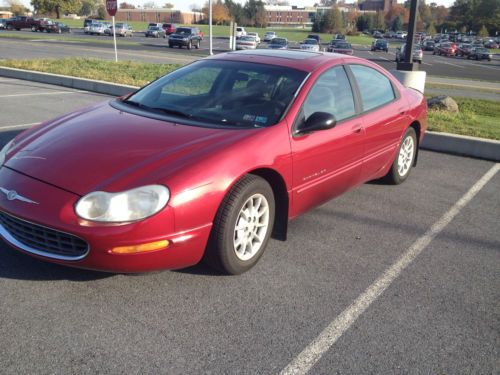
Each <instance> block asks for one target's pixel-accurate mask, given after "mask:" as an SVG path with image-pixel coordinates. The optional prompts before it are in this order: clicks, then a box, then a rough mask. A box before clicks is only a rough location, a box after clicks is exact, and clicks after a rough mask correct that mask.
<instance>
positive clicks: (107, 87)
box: [0, 67, 500, 162]
mask: <svg viewBox="0 0 500 375" xmlns="http://www.w3.org/2000/svg"><path fill="white" fill-rule="evenodd" d="M0 76H3V77H9V78H16V79H23V80H28V81H34V82H40V83H47V84H51V85H58V86H63V87H70V88H73V89H78V90H85V91H92V92H96V93H100V94H107V95H113V96H122V95H126V94H128V93H130V92H132V91H135V90H137V88H138V87H135V86H127V85H118V84H116V83H110V82H103V81H94V80H91V79H83V78H75V77H69V76H63V75H58V74H49V73H40V72H34V71H31V70H22V69H14V68H4V67H0ZM421 147H422V148H423V149H426V150H431V151H438V152H444V153H448V154H454V155H462V156H469V157H473V158H480V159H486V160H493V161H497V162H500V141H494V140H489V139H483V138H474V137H466V136H462V135H455V134H449V133H436V132H426V134H425V137H424V140H423V142H422V144H421Z"/></svg>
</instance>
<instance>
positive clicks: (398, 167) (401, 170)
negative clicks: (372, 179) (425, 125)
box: [385, 127, 417, 185]
mask: <svg viewBox="0 0 500 375" xmlns="http://www.w3.org/2000/svg"><path fill="white" fill-rule="evenodd" d="M416 154H417V134H416V133H415V129H413V128H412V127H410V128H408V129H407V130H406V132H405V135H404V136H403V139H402V140H401V145H400V146H399V150H398V153H397V155H396V158H395V159H394V162H393V163H392V166H391V169H390V170H389V173H387V175H386V176H385V180H386V181H387V182H389V183H391V184H393V185H399V184H401V183H403V182H404V181H405V180H406V179H407V178H408V176H409V175H410V171H411V167H412V166H413V164H414V163H415V156H416Z"/></svg>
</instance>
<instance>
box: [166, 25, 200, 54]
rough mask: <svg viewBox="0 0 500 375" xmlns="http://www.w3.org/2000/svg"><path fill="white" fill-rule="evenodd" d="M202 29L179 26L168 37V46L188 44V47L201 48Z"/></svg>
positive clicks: (180, 46)
mask: <svg viewBox="0 0 500 375" xmlns="http://www.w3.org/2000/svg"><path fill="white" fill-rule="evenodd" d="M202 39H203V38H202V36H201V33H200V30H199V29H198V28H196V27H178V28H177V30H175V33H173V34H171V35H170V36H169V37H168V46H169V47H170V48H173V47H174V46H179V48H182V46H186V47H187V49H191V48H192V47H193V46H194V47H195V48H200V42H201V40H202Z"/></svg>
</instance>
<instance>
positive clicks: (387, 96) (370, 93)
mask: <svg viewBox="0 0 500 375" xmlns="http://www.w3.org/2000/svg"><path fill="white" fill-rule="evenodd" d="M350 68H351V70H352V73H353V75H354V77H355V78H356V82H357V84H358V87H359V91H360V94H361V103H362V105H363V110H364V111H369V110H370V109H373V108H377V107H380V106H381V105H384V104H386V103H389V102H391V101H393V100H394V99H395V95H394V89H393V87H392V84H391V81H390V80H389V79H388V78H387V77H386V76H384V75H383V74H382V73H380V72H379V71H377V70H375V69H373V68H370V67H367V66H363V65H350Z"/></svg>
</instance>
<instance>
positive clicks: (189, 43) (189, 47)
mask: <svg viewBox="0 0 500 375" xmlns="http://www.w3.org/2000/svg"><path fill="white" fill-rule="evenodd" d="M192 46H193V45H192V43H191V41H189V42H188V45H187V49H191V47H192Z"/></svg>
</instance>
